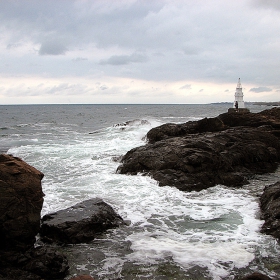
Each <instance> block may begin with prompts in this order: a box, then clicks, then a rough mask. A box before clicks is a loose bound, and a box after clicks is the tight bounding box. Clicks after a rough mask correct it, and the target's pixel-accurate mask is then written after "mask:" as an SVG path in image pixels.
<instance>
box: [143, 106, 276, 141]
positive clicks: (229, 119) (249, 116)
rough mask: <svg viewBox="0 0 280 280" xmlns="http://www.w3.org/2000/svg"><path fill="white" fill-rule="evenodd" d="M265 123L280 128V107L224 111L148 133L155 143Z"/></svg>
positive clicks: (153, 129) (150, 139)
mask: <svg viewBox="0 0 280 280" xmlns="http://www.w3.org/2000/svg"><path fill="white" fill-rule="evenodd" d="M264 125H268V126H271V127H272V128H273V129H274V130H279V129H280V108H272V109H270V110H264V111H262V112H260V113H250V112H248V113H242V114H229V113H224V114H221V115H219V116H218V117H216V118H204V119H202V120H199V121H190V122H187V123H184V124H171V123H167V124H163V125H161V126H158V127H155V128H152V129H151V130H150V131H149V132H148V133H147V140H148V141H149V143H154V142H156V141H160V140H163V139H167V138H170V137H177V136H184V135H188V134H197V133H203V132H216V131H222V130H226V129H228V128H229V127H237V126H246V127H260V126H264Z"/></svg>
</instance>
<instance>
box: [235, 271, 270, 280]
mask: <svg viewBox="0 0 280 280" xmlns="http://www.w3.org/2000/svg"><path fill="white" fill-rule="evenodd" d="M240 280H272V279H271V278H270V277H268V276H266V275H264V274H262V273H259V272H254V273H253V274H251V275H248V276H245V277H243V278H241V279H240Z"/></svg>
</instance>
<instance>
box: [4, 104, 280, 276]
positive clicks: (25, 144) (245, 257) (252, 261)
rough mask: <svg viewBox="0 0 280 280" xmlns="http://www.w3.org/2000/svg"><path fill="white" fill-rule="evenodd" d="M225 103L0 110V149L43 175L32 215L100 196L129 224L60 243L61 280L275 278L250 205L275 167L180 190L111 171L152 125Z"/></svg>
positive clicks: (212, 111)
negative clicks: (39, 205)
mask: <svg viewBox="0 0 280 280" xmlns="http://www.w3.org/2000/svg"><path fill="white" fill-rule="evenodd" d="M228 106H229V105H228V104H209V105H24V106H0V114H1V125H0V136H1V137H0V150H1V151H2V152H8V153H11V154H13V155H15V156H19V157H21V158H23V159H24V160H25V161H26V162H28V163H29V164H31V165H32V166H34V167H36V168H37V169H39V170H40V171H42V172H43V173H44V174H45V177H44V179H43V181H42V184H43V190H44V193H45V199H44V206H43V209H42V215H44V214H46V213H49V212H52V211H56V210H59V209H63V208H66V207H68V206H70V205H73V204H75V203H77V202H80V201H82V200H85V199H88V198H92V197H101V198H102V199H104V200H105V201H106V202H108V203H109V204H110V205H112V206H113V207H114V208H115V210H116V211H117V212H118V213H119V214H120V215H121V216H122V217H123V218H124V219H128V220H130V221H131V225H130V226H126V227H121V228H118V229H113V230H110V231H108V232H106V233H104V234H102V235H100V236H99V237H98V238H97V239H95V240H93V241H92V242H90V243H88V244H79V245H67V246H63V247H60V248H59V250H61V251H62V252H64V253H66V254H67V256H68V259H69V262H70V275H69V277H67V279H69V278H71V276H74V275H76V274H91V275H92V276H93V277H94V278H95V279H117V278H120V279H235V277H239V276H242V275H244V274H247V273H252V272H254V271H261V272H264V273H266V274H267V275H270V276H271V277H276V278H279V277H280V273H279V265H278V264H279V256H280V252H279V245H278V243H277V242H276V241H275V239H273V238H272V237H270V236H265V235H263V234H261V233H260V232H259V229H260V227H261V225H262V223H263V221H261V220H260V219H259V214H260V213H259V207H258V197H259V195H260V194H261V192H262V190H263V188H264V186H265V185H268V184H271V183H274V182H276V181H278V180H279V176H280V170H277V171H276V172H275V173H273V174H266V175H262V176H256V177H255V178H254V179H252V180H251V181H250V184H249V185H247V186H244V187H243V188H240V189H231V188H226V187H224V186H220V185H219V186H215V187H213V188H209V189H207V190H204V191H201V192H190V193H183V192H180V191H179V190H177V189H175V188H171V187H168V186H166V187H159V186H158V184H157V182H155V181H154V180H153V179H151V178H149V177H144V176H141V175H140V174H139V175H137V176H127V175H121V174H116V169H117V166H118V164H119V163H118V162H117V161H116V160H115V159H118V158H119V157H120V156H121V155H123V154H125V153H126V152H127V151H128V150H130V149H132V148H134V147H136V146H140V145H144V144H145V139H144V136H145V135H146V133H147V132H148V131H149V130H150V129H151V128H152V127H155V126H158V125H160V124H163V123H167V122H174V123H182V122H186V121H189V120H197V119H201V118H204V117H214V116H217V115H219V114H220V113H224V112H226V111H227V109H228ZM264 109H267V107H259V106H253V105H252V106H250V110H251V111H252V112H258V111H261V110H264ZM127 121H131V122H129V125H123V124H124V123H125V122H127ZM141 121H143V122H141ZM116 124H119V125H117V126H115V125H116Z"/></svg>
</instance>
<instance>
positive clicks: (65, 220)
mask: <svg viewBox="0 0 280 280" xmlns="http://www.w3.org/2000/svg"><path fill="white" fill-rule="evenodd" d="M123 224H124V221H123V219H122V218H121V217H120V216H119V215H118V214H117V213H116V212H115V211H114V209H113V208H112V207H111V206H110V205H108V204H107V203H105V202H104V201H103V200H102V199H100V198H93V199H89V200H86V201H83V202H81V203H78V204H76V205H74V206H72V207H69V208H67V209H64V210H60V211H57V212H55V213H51V214H47V215H45V216H44V217H43V218H42V225H41V230H40V235H41V237H42V240H44V241H46V242H60V243H81V242H88V241H90V240H92V239H94V238H95V237H96V235H97V234H100V233H102V232H104V231H105V230H107V229H110V228H114V227H117V226H120V225H123Z"/></svg>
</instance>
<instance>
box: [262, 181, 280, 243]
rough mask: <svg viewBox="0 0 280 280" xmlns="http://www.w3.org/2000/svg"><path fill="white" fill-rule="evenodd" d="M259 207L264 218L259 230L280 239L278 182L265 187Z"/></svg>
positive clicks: (279, 186) (279, 190)
mask: <svg viewBox="0 0 280 280" xmlns="http://www.w3.org/2000/svg"><path fill="white" fill-rule="evenodd" d="M260 207H261V210H262V215H261V218H262V219H264V220H265V222H264V224H263V226H262V229H261V231H262V232H263V233H266V234H270V235H272V236H274V237H276V238H278V240H280V182H277V183H275V184H273V185H269V186H266V187H265V189H264V192H263V194H262V195H261V197H260Z"/></svg>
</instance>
